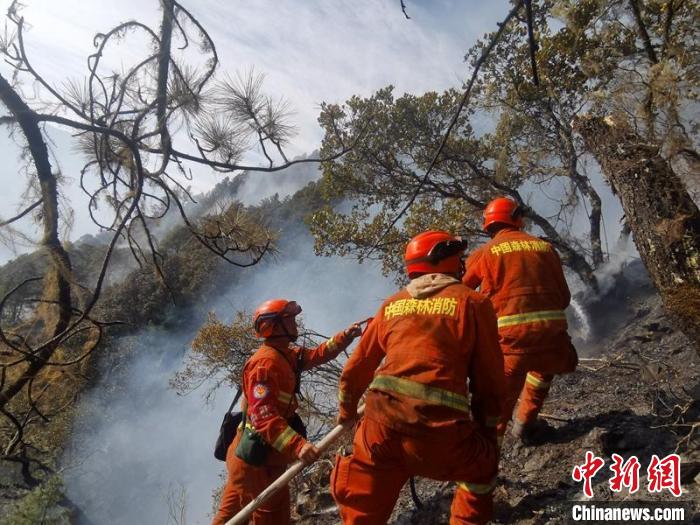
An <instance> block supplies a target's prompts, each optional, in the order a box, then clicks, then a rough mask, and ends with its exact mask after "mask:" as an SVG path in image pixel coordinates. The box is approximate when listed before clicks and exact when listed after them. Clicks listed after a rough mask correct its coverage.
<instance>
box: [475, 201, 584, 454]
mask: <svg viewBox="0 0 700 525" xmlns="http://www.w3.org/2000/svg"><path fill="white" fill-rule="evenodd" d="M483 227H484V230H485V231H486V232H487V233H488V234H489V235H490V236H491V237H492V240H491V241H489V242H488V243H486V244H485V245H484V246H481V247H480V248H479V249H477V250H475V251H474V252H473V253H472V254H471V255H470V257H469V258H468V259H467V263H466V274H465V276H464V284H466V285H467V286H469V287H470V288H474V289H476V287H477V286H478V287H480V288H479V291H480V292H481V293H483V294H484V295H486V296H487V297H489V298H490V299H491V302H492V303H493V307H494V309H495V310H496V314H497V316H498V335H499V342H500V344H501V350H502V351H503V359H504V366H505V375H506V402H505V403H504V405H503V413H502V415H501V420H500V421H499V424H498V434H499V442H500V441H501V440H502V438H503V435H504V434H505V431H506V427H507V425H508V422H509V421H510V419H511V417H512V415H513V409H514V407H515V405H516V403H517V402H518V398H520V403H519V405H518V410H517V412H516V414H515V421H514V423H513V428H512V431H511V432H512V434H513V435H514V436H515V437H517V438H519V439H520V440H522V441H524V442H526V443H527V442H528V441H529V440H531V439H532V438H536V437H537V434H538V432H539V433H540V434H542V431H543V430H547V429H546V424H545V423H543V422H540V421H538V420H537V414H538V413H539V411H540V409H541V408H542V404H543V403H544V400H545V398H546V397H547V393H548V392H549V387H550V384H551V383H552V379H553V378H554V375H555V374H564V373H568V372H573V371H574V369H575V368H576V364H577V363H578V358H577V356H576V350H575V349H574V347H573V345H572V344H571V339H570V338H569V334H568V333H567V324H566V316H565V315H564V309H565V308H566V307H567V306H568V304H569V301H570V299H571V294H570V292H569V287H568V286H567V284H566V279H565V278H564V272H563V270H562V265H561V261H560V259H559V256H558V255H557V252H556V251H554V249H553V248H552V245H551V244H550V243H548V242H546V241H543V240H542V239H539V238H537V237H534V236H532V235H528V234H527V233H525V232H523V231H521V230H522V228H523V218H522V210H521V208H520V206H519V205H518V204H517V203H516V202H515V201H513V200H511V199H508V198H505V197H501V198H498V199H494V200H493V201H491V202H490V203H489V204H488V205H487V206H486V209H485V210H484V225H483Z"/></svg>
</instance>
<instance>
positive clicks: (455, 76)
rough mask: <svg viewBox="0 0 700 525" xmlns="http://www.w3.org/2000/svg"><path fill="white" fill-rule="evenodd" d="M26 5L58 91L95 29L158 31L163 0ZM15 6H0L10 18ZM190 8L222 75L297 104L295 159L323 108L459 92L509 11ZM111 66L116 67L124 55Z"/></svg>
mask: <svg viewBox="0 0 700 525" xmlns="http://www.w3.org/2000/svg"><path fill="white" fill-rule="evenodd" d="M23 3H24V4H25V5H26V7H25V8H24V9H23V11H22V12H23V14H24V16H25V19H26V21H27V23H28V24H29V25H30V26H31V29H30V31H29V32H28V33H27V36H26V43H27V48H28V52H29V55H30V57H32V61H33V63H34V65H35V66H36V68H37V69H38V70H39V71H41V72H42V73H44V74H45V75H46V76H47V77H48V78H49V79H51V80H52V81H53V82H55V83H57V84H59V83H61V82H63V81H64V80H65V79H66V78H81V77H83V76H84V72H85V63H86V57H87V55H88V54H89V53H90V52H91V51H92V49H93V48H92V37H93V36H94V34H95V33H96V32H97V31H106V30H108V29H109V28H111V27H113V26H115V25H116V24H117V23H119V22H122V21H125V20H128V19H137V20H139V21H144V22H146V23H148V24H149V25H151V27H154V28H157V27H158V21H159V14H158V5H159V2H158V1H157V0H121V1H119V2H114V1H111V0H110V1H105V0H89V1H88V0H60V1H56V0H24V1H23ZM9 4H10V1H9V0H1V1H0V6H1V7H2V8H3V9H2V11H3V12H4V11H5V10H6V7H7V5H9ZM183 5H184V6H185V7H186V8H188V9H189V10H190V11H191V12H192V13H193V14H194V15H195V16H196V17H197V18H198V19H199V20H200V21H201V22H202V24H203V25H204V27H205V28H206V29H207V30H208V31H209V32H210V34H211V36H212V38H213V40H214V41H215V43H216V45H217V50H218V52H219V54H220V58H221V66H220V72H221V73H230V74H235V73H236V72H242V71H245V70H247V69H249V68H250V67H251V66H255V68H256V70H257V71H260V72H262V73H265V74H266V77H267V80H266V84H265V85H266V89H267V91H268V92H269V93H271V94H274V95H283V96H284V97H286V98H287V99H289V100H290V101H291V102H292V106H293V107H294V109H295V110H296V119H295V121H296V123H297V125H298V128H299V135H298V139H297V140H296V141H295V144H294V148H293V150H292V152H293V154H303V153H308V152H310V151H312V150H314V149H315V148H316V147H317V145H318V143H319V140H320V138H321V135H320V129H319V127H318V125H317V124H316V118H317V115H318V105H319V103H320V102H322V101H344V100H346V99H347V98H348V97H349V96H351V95H353V94H361V95H369V94H371V93H372V92H373V91H375V90H376V89H378V88H380V87H382V86H385V85H387V84H393V85H395V86H396V89H397V91H398V92H399V93H403V92H405V91H407V92H412V93H422V92H425V91H429V90H441V89H444V88H447V87H451V86H459V85H460V82H461V80H462V79H464V78H465V76H466V75H467V73H468V71H467V67H466V65H465V64H464V63H463V57H464V54H465V51H466V50H467V49H468V48H469V47H470V45H471V44H473V43H474V41H475V40H476V38H478V37H480V36H482V35H483V33H484V32H486V31H491V30H494V29H495V28H496V23H497V21H498V20H500V19H501V18H503V17H504V15H505V13H506V12H507V10H508V2H506V1H504V0H489V1H469V0H432V1H425V0H424V1H413V2H412V1H410V0H408V1H407V9H408V13H409V15H410V16H411V19H410V20H407V19H406V18H405V17H404V16H403V14H402V12H401V7H400V2H399V0H353V1H352V2H341V1H337V0H295V1H292V0H255V1H242V0H237V1H223V0H197V1H196V2H194V1H184V2H183ZM127 38H128V37H127ZM139 51H141V50H138V49H134V52H135V53H137V52H139ZM123 52H124V53H125V54H128V52H129V49H128V48H125V49H124V50H123ZM122 58H123V57H122ZM107 60H108V61H111V63H112V64H114V65H115V66H118V60H119V57H114V56H108V57H107ZM0 70H1V71H7V67H6V66H0Z"/></svg>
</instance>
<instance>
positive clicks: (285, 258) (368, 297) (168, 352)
mask: <svg viewBox="0 0 700 525" xmlns="http://www.w3.org/2000/svg"><path fill="white" fill-rule="evenodd" d="M288 245H289V246H290V247H292V248H290V249H288V250H286V251H285V252H284V253H282V254H281V255H280V257H279V258H278V260H277V261H276V262H272V263H268V264H266V265H261V266H258V267H253V268H250V269H244V270H241V271H242V272H244V278H243V279H242V280H241V282H242V283H243V284H241V285H237V286H233V287H232V288H231V289H230V290H228V291H226V292H225V293H224V294H223V295H222V296H221V297H220V298H219V299H217V300H216V301H213V302H212V303H211V304H210V305H205V306H207V309H212V310H214V311H215V312H216V313H217V315H218V316H219V317H220V318H221V319H224V320H227V321H228V320H230V319H231V317H232V315H233V312H234V310H240V309H244V308H245V309H248V310H250V309H252V308H254V307H255V306H257V304H259V303H260V302H262V301H263V300H265V299H269V298H273V297H286V298H290V299H294V300H296V301H297V302H299V304H301V305H302V307H303V309H304V312H303V316H304V323H305V325H306V326H307V327H309V328H312V329H314V330H316V331H318V332H321V333H325V334H328V335H331V334H333V333H335V332H337V331H339V330H341V329H343V328H345V327H347V326H348V325H349V324H351V323H352V322H354V321H357V320H361V319H364V318H366V317H368V316H370V315H373V314H374V313H375V311H376V309H377V308H378V306H379V304H380V303H381V301H382V300H383V299H384V298H385V297H387V296H388V295H390V294H391V293H392V292H393V291H394V285H393V283H392V282H391V281H390V280H389V279H385V278H384V277H382V276H381V272H380V270H379V267H378V266H377V265H374V264H362V265H359V264H357V263H356V262H354V261H352V260H348V259H341V258H319V257H315V256H314V255H313V248H312V240H311V239H310V237H309V236H308V235H306V234H303V235H300V236H299V237H298V238H296V239H295V240H294V241H293V242H289V243H288ZM202 321H203V319H202V318H199V319H196V320H193V322H192V323H191V325H190V326H184V327H182V328H181V330H179V331H178V332H177V333H173V332H166V331H164V330H160V329H158V330H156V329H153V330H146V331H143V332H141V333H140V334H138V335H137V336H134V337H132V338H130V342H131V344H132V345H133V348H132V349H131V355H132V356H133V358H132V359H131V360H129V361H128V362H126V363H123V364H120V363H110V365H111V367H110V370H108V371H106V373H105V375H104V377H102V379H100V381H99V384H97V385H96V386H95V387H94V389H93V390H92V392H91V393H89V394H88V395H87V396H86V399H85V400H84V401H83V402H82V413H83V417H81V418H79V420H78V421H77V422H76V426H75V432H74V439H73V443H72V447H71V451H69V452H68V453H67V454H66V458H65V464H66V465H68V468H67V470H66V472H65V476H64V477H65V481H66V487H67V494H68V496H69V497H70V498H71V499H72V500H73V501H74V502H75V503H76V504H77V505H78V506H79V507H80V508H81V509H82V510H83V511H84V513H85V515H86V516H87V518H88V519H89V520H91V521H92V522H93V523H95V524H98V523H99V524H103V523H105V524H120V525H121V524H124V525H126V524H135V523H149V524H165V523H168V504H167V495H168V491H170V490H172V487H180V486H181V487H183V488H184V495H185V498H186V517H187V521H186V523H187V524H188V525H192V524H197V523H201V524H205V523H208V522H209V521H210V517H209V514H210V512H211V510H212V492H213V491H214V490H215V489H217V488H218V486H219V485H220V484H221V479H220V476H219V474H220V473H221V472H222V471H223V470H224V464H223V463H221V462H218V461H216V460H215V459H214V457H213V445H214V442H215V440H216V436H217V434H218V428H219V425H220V423H221V418H222V415H223V413H224V412H225V410H226V408H227V406H228V404H229V403H230V400H231V398H232V396H233V392H232V391H229V390H226V389H224V390H226V391H222V392H221V393H220V395H218V396H217V397H216V399H215V402H214V403H213V406H205V404H204V400H203V398H202V395H201V393H199V391H195V392H194V393H192V394H190V395H188V396H184V397H180V396H177V395H176V394H175V393H174V392H173V391H172V390H171V389H169V387H168V380H169V379H170V378H171V377H172V375H173V374H174V373H175V372H176V371H177V370H178V369H179V368H180V367H181V365H182V359H183V357H184V355H185V352H186V351H187V348H188V345H189V343H190V341H191V340H192V338H193V337H194V334H195V332H196V331H197V329H198V328H199V325H200V323H201V322H202ZM123 344H127V343H126V342H125V343H123Z"/></svg>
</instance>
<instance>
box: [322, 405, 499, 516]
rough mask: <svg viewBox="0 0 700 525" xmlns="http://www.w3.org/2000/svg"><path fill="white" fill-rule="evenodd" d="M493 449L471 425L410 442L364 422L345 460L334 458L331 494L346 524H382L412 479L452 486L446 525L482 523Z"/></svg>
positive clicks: (494, 465)
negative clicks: (450, 484) (447, 483)
mask: <svg viewBox="0 0 700 525" xmlns="http://www.w3.org/2000/svg"><path fill="white" fill-rule="evenodd" d="M497 469H498V450H497V447H496V443H495V441H494V440H493V439H488V438H487V437H485V435H484V434H482V432H481V431H480V429H478V428H477V427H476V426H475V425H474V424H473V423H471V422H465V423H464V424H462V425H455V426H451V427H448V428H445V429H440V430H436V431H433V432H431V434H430V435H429V436H421V437H414V436H408V435H405V434H401V433H399V432H396V431H395V430H392V429H390V428H388V427H386V426H384V425H381V424H379V423H377V422H375V421H372V420H371V419H367V418H366V417H365V418H363V419H362V421H361V422H360V424H359V427H358V428H357V431H356V432H355V438H354V441H353V452H352V454H351V455H350V456H340V455H339V456H337V457H336V463H335V467H334V469H333V472H332V474H331V493H332V494H333V498H334V499H335V501H336V503H337V504H338V507H339V509H340V516H341V518H342V520H343V523H344V524H345V525H348V524H352V525H369V524H377V525H379V524H385V523H386V522H387V521H388V519H389V517H390V516H391V512H392V510H393V508H394V505H395V504H396V500H397V498H398V496H399V492H400V491H401V487H403V485H404V484H405V483H406V481H408V479H409V478H410V477H411V476H421V477H425V478H431V479H436V480H440V481H456V482H457V489H456V491H455V495H454V498H453V500H452V508H451V519H450V523H451V524H455V523H485V522H487V521H488V520H489V519H490V517H491V514H492V512H493V489H494V486H495V482H496V472H497Z"/></svg>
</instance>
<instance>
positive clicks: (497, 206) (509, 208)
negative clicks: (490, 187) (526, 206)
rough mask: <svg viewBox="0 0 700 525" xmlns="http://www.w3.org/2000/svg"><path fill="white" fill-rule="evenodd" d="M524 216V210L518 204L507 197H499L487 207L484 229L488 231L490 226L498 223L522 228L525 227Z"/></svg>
mask: <svg viewBox="0 0 700 525" xmlns="http://www.w3.org/2000/svg"><path fill="white" fill-rule="evenodd" d="M522 215H523V210H522V208H521V207H520V205H519V204H518V203H517V202H515V201H514V200H513V199H509V198H507V197H499V198H497V199H493V200H492V201H491V202H489V203H488V204H487V205H486V208H485V209H484V225H483V228H484V230H488V227H489V226H491V225H492V224H496V223H500V224H508V225H509V226H513V227H515V228H522V227H523V226H524V223H523V217H522Z"/></svg>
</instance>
